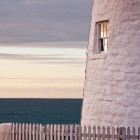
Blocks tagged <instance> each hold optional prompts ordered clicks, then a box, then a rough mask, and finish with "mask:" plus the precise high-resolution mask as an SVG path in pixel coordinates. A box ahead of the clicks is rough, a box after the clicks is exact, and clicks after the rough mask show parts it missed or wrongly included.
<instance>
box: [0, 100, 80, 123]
mask: <svg viewBox="0 0 140 140" xmlns="http://www.w3.org/2000/svg"><path fill="white" fill-rule="evenodd" d="M81 107H82V99H0V123H8V122H12V123H39V124H40V123H41V124H79V123H80V119H81Z"/></svg>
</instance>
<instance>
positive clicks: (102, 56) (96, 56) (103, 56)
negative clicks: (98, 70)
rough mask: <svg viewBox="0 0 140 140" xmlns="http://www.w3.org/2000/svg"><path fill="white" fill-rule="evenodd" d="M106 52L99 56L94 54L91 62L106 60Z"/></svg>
mask: <svg viewBox="0 0 140 140" xmlns="http://www.w3.org/2000/svg"><path fill="white" fill-rule="evenodd" d="M106 54H107V53H106V52H102V53H99V54H93V55H92V56H90V59H91V60H96V59H105V58H106Z"/></svg>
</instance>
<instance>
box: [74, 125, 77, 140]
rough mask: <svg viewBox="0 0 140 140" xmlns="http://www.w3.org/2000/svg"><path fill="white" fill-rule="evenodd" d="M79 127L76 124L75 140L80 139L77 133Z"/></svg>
mask: <svg viewBox="0 0 140 140" xmlns="http://www.w3.org/2000/svg"><path fill="white" fill-rule="evenodd" d="M77 128H78V127H77V124H75V128H74V129H75V136H74V138H75V140H77V139H78V135H77V133H78V129H77Z"/></svg>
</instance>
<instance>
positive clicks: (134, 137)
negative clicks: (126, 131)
mask: <svg viewBox="0 0 140 140" xmlns="http://www.w3.org/2000/svg"><path fill="white" fill-rule="evenodd" d="M135 139H136V136H135V127H133V140H135Z"/></svg>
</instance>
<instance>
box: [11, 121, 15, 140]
mask: <svg viewBox="0 0 140 140" xmlns="http://www.w3.org/2000/svg"><path fill="white" fill-rule="evenodd" d="M12 140H15V124H14V123H13V130H12Z"/></svg>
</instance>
